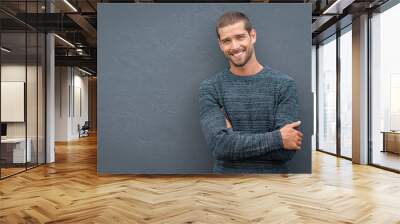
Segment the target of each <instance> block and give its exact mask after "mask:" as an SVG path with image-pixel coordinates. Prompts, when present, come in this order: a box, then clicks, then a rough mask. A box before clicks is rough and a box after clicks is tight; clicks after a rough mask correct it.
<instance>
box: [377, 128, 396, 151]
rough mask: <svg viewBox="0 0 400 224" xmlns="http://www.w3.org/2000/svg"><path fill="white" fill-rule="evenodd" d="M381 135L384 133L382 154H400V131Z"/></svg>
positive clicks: (385, 132)
mask: <svg viewBox="0 0 400 224" xmlns="http://www.w3.org/2000/svg"><path fill="white" fill-rule="evenodd" d="M381 133H383V150H382V152H393V153H397V154H400V131H382V132H381Z"/></svg>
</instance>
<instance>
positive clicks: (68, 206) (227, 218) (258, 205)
mask: <svg viewBox="0 0 400 224" xmlns="http://www.w3.org/2000/svg"><path fill="white" fill-rule="evenodd" d="M45 222H47V223H373V224H376V223H385V224H386V223H400V175H399V174H396V173H392V172H388V171H384V170H380V169H378V168H374V167H370V166H359V165H352V164H351V162H350V161H348V160H343V159H337V158H335V157H333V156H330V155H326V154H323V153H321V152H314V153H313V174H310V175H306V174H302V175H289V176H287V175H286V176H283V175H276V174H275V175H273V174H270V175H265V174H264V175H241V176H240V175H239V176H213V175H205V176H204V175H203V176H183V175H182V176H174V175H172V176H165V175H164V176H145V175H140V176H98V175H97V174H96V139H95V138H94V137H89V138H84V139H82V140H80V141H75V142H70V143H68V144H57V147H56V163H55V164H51V165H46V166H41V167H38V168H35V169H33V170H29V171H27V172H25V173H21V174H18V175H16V176H13V177H10V178H7V179H5V180H2V181H0V223H45Z"/></svg>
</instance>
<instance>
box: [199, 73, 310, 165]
mask: <svg viewBox="0 0 400 224" xmlns="http://www.w3.org/2000/svg"><path fill="white" fill-rule="evenodd" d="M199 94H200V100H199V103H200V125H201V129H202V131H203V134H204V137H205V139H206V143H207V145H208V147H209V148H210V149H211V151H212V153H213V156H214V157H215V158H216V159H218V160H233V161H235V160H244V159H249V158H254V157H259V156H265V155H267V154H268V153H271V152H274V151H278V150H282V149H283V150H299V149H300V147H301V141H302V136H303V134H302V133H301V132H300V131H298V130H297V127H298V126H299V125H300V122H294V121H296V120H297V113H298V112H297V111H298V105H297V93H296V88H295V83H294V81H293V80H288V81H286V82H284V83H282V85H281V86H280V87H279V97H278V104H277V109H276V112H275V114H276V117H275V126H274V128H273V131H271V132H264V133H247V132H242V131H234V130H233V129H232V126H231V124H230V121H229V120H228V118H227V117H225V115H224V112H223V111H222V110H221V108H222V107H223V105H221V104H220V103H219V100H218V93H217V91H216V89H215V87H214V85H213V84H212V83H209V82H203V83H202V84H201V85H200V93H199ZM292 122H294V123H292Z"/></svg>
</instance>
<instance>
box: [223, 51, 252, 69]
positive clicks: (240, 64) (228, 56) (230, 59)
mask: <svg viewBox="0 0 400 224" xmlns="http://www.w3.org/2000/svg"><path fill="white" fill-rule="evenodd" d="M240 51H243V53H244V54H245V56H244V57H245V58H244V60H243V61H242V62H235V61H234V59H233V57H234V56H232V55H231V54H232V53H228V54H227V55H226V57H227V58H228V59H229V61H230V62H231V63H232V64H233V65H235V66H236V67H243V66H245V65H246V64H247V62H249V60H250V58H251V57H252V56H253V52H254V48H253V46H251V47H250V48H247V49H246V48H245V49H240Z"/></svg>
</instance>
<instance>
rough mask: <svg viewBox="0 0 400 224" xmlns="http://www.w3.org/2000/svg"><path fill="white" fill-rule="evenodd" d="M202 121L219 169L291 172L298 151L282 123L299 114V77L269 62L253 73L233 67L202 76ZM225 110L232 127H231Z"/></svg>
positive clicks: (294, 119) (227, 171) (200, 93)
mask: <svg viewBox="0 0 400 224" xmlns="http://www.w3.org/2000/svg"><path fill="white" fill-rule="evenodd" d="M199 103H200V124H201V128H202V131H203V134H204V137H205V140H206V143H207V145H208V147H209V148H210V149H211V151H212V154H213V156H214V158H215V163H214V172H218V173H237V172H239V173H242V172H245V173H247V172H248V173H254V172H255V173H265V172H267V173H268V172H286V171H287V167H286V162H287V161H289V160H290V159H291V158H292V157H293V155H294V153H295V151H292V150H290V151H289V150H284V149H283V144H282V137H281V134H280V131H279V129H280V128H281V127H282V126H284V125H285V124H287V123H291V122H294V121H297V120H298V99H297V93H296V86H295V82H294V80H293V79H292V78H291V77H289V76H288V75H286V74H284V73H282V72H279V71H276V70H273V69H271V68H270V67H268V66H264V69H263V70H262V71H260V72H259V73H257V74H255V75H252V76H246V77H243V76H237V75H234V74H232V73H231V72H230V70H229V69H225V70H224V71H222V72H220V73H217V74H216V75H214V76H212V77H211V78H208V79H206V80H204V81H202V82H201V84H200V89H199ZM224 113H225V116H226V117H227V118H228V119H229V120H230V122H231V124H232V128H226V123H225V119H224Z"/></svg>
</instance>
